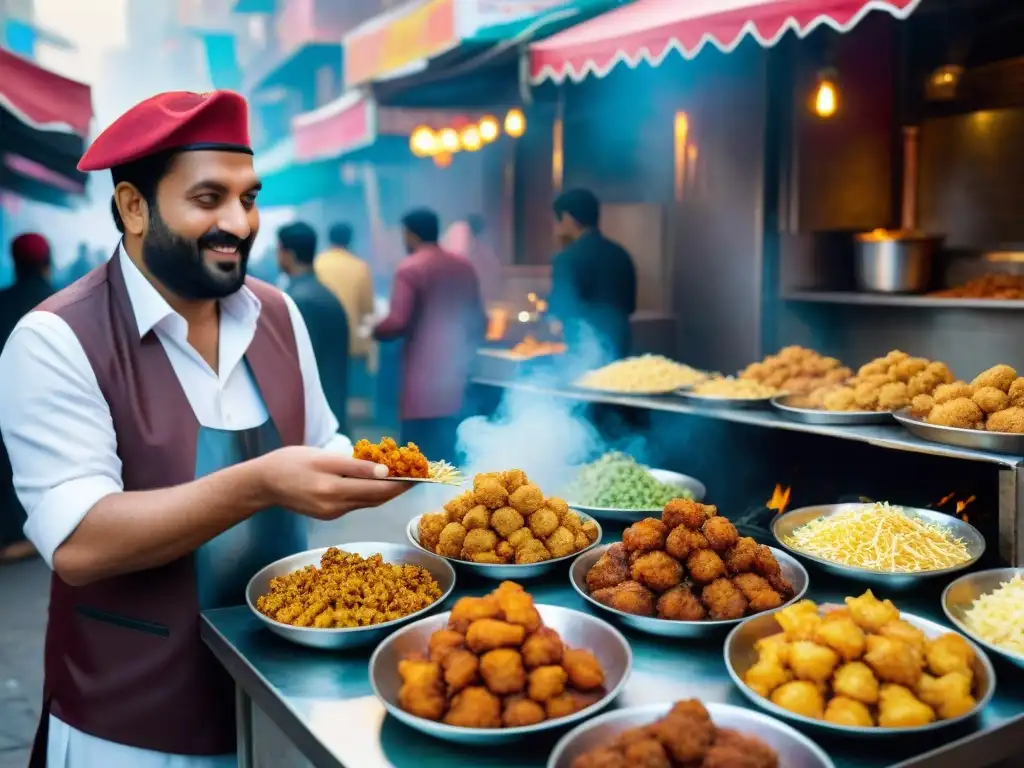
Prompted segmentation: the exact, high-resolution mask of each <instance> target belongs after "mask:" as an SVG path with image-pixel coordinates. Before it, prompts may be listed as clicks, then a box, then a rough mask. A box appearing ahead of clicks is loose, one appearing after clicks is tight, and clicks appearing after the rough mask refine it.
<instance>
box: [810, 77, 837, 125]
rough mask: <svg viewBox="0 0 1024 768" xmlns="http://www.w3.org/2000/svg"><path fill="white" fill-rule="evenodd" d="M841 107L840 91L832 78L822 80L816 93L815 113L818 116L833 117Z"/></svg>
mask: <svg viewBox="0 0 1024 768" xmlns="http://www.w3.org/2000/svg"><path fill="white" fill-rule="evenodd" d="M838 107H839V93H838V91H837V89H836V84H835V83H833V82H832V81H831V80H824V79H823V80H821V81H819V83H818V90H817V91H816V92H815V94H814V113H815V114H816V115H818V117H832V115H834V114H835V113H836V109H837V108H838Z"/></svg>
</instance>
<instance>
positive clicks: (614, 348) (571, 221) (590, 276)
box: [549, 189, 636, 368]
mask: <svg viewBox="0 0 1024 768" xmlns="http://www.w3.org/2000/svg"><path fill="white" fill-rule="evenodd" d="M554 213H555V236H556V237H557V238H558V240H559V242H560V243H561V244H562V246H563V249H562V251H561V253H559V254H558V255H556V256H555V259H554V262H553V263H552V268H551V295H550V297H549V308H550V312H551V314H553V315H554V316H555V317H557V318H558V320H559V321H560V322H561V323H562V327H563V330H564V333H565V340H566V343H567V344H568V345H569V353H570V354H571V355H573V357H574V358H576V360H577V362H578V363H579V364H580V365H582V366H583V367H585V368H596V367H599V366H601V365H604V364H606V363H608V362H611V361H612V360H618V359H620V358H623V357H626V356H627V355H629V351H630V346H631V335H632V332H631V329H630V325H629V316H630V315H632V314H633V313H634V312H635V311H636V267H635V266H634V264H633V258H632V257H631V256H630V255H629V253H628V252H627V251H626V249H625V248H623V247H622V246H621V245H619V244H618V243H616V242H613V241H611V240H609V239H608V238H607V237H605V236H604V235H603V234H601V229H600V216H601V204H600V202H598V199H597V197H596V196H595V195H594V193H593V192H591V191H590V190H587V189H571V190H568V191H566V192H563V193H562V194H561V195H559V196H558V198H557V199H556V200H555V203H554Z"/></svg>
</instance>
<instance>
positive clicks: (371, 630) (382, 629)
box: [245, 541, 455, 650]
mask: <svg viewBox="0 0 1024 768" xmlns="http://www.w3.org/2000/svg"><path fill="white" fill-rule="evenodd" d="M337 548H338V549H340V550H342V551H343V552H351V553H352V554H355V555H360V556H361V557H371V556H372V555H376V554H378V553H379V554H380V556H381V557H383V558H384V561H385V562H387V563H406V564H409V565H418V566H420V567H421V568H425V569H426V570H427V571H429V572H430V575H431V576H433V577H434V579H436V580H437V584H438V586H439V587H440V588H441V596H440V597H439V598H437V600H435V601H434V602H433V603H432V604H430V605H428V606H427V607H426V608H421V609H420V610H418V611H416V612H415V613H410V614H409V615H408V616H403V617H402V618H400V619H394V620H393V621H386V622H384V623H383V624H374V625H372V626H369V627H351V628H344V629H317V628H315V627H293V626H291V625H290V624H282V623H281V622H279V621H274V620H273V619H271V618H270V617H269V616H264V615H263V614H262V613H260V612H259V611H257V610H256V600H257V599H258V598H259V597H260V595H265V594H267V593H268V592H269V591H270V580H271V579H273V578H276V577H278V576H286V575H288V574H289V573H292V572H294V571H297V570H299V569H301V568H305V567H306V566H307V565H316V566H319V565H320V558H321V556H323V554H324V552H326V551H327V550H328V549H330V547H321V548H320V549H310V550H307V551H305V552H299V553H298V554H297V555H291V556H290V557H284V558H281V559H280V560H278V561H277V562H274V563H271V564H270V565H268V566H266V567H265V568H263V569H262V570H261V571H259V572H258V573H257V574H256V575H255V576H253V577H252V578H251V579H250V580H249V584H248V586H247V587H246V588H245V602H246V603H248V605H249V610H250V611H252V612H253V615H254V616H256V618H257V619H259V620H260V621H261V622H263V625H264V626H265V627H266V628H267V629H269V630H270V631H271V632H273V633H274V634H277V635H280V636H281V637H283V638H284V639H285V640H291V641H292V642H293V643H298V644H299V645H305V646H308V647H310V648H324V649H328V650H338V649H341V648H355V647H358V646H361V645H372V644H375V643H379V642H380V641H381V640H383V639H384V638H385V637H387V636H388V635H389V634H391V633H392V632H394V631H395V630H396V629H398V628H399V627H401V626H403V625H405V624H408V623H409V622H411V621H415V620H416V619H418V618H420V617H422V616H424V615H426V614H427V613H428V612H430V611H432V610H433V609H434V608H435V607H437V606H439V605H441V603H443V602H444V601H445V600H446V599H447V598H448V596H449V595H450V594H451V593H452V590H453V589H455V569H453V568H452V567H451V565H449V564H448V563H447V562H446V561H445V560H444V558H442V557H438V556H437V555H432V554H430V553H429V552H427V551H426V550H423V549H420V548H418V547H410V546H408V545H406V544H386V543H384V542H380V541H371V542H359V543H358V544H339V545H338V546H337Z"/></svg>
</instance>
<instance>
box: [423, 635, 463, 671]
mask: <svg viewBox="0 0 1024 768" xmlns="http://www.w3.org/2000/svg"><path fill="white" fill-rule="evenodd" d="M465 642H466V638H464V637H463V636H462V635H460V634H459V633H458V632H455V631H453V630H451V629H439V630H438V631H437V632H435V633H434V634H432V635H431V636H430V640H428V641H427V649H428V650H429V652H430V660H431V661H436V662H438V663H439V664H442V663H444V660H445V658H446V657H447V656H448V655H449V654H450V653H452V652H453V651H458V650H460V649H462V648H463V647H464V645H465Z"/></svg>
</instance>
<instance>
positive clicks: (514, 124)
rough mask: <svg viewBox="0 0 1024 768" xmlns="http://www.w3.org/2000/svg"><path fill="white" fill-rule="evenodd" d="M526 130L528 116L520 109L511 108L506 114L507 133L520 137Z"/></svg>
mask: <svg viewBox="0 0 1024 768" xmlns="http://www.w3.org/2000/svg"><path fill="white" fill-rule="evenodd" d="M525 132H526V118H525V117H523V113H522V112H520V111H519V110H518V109H510V110H509V111H508V114H507V115H505V133H507V134H508V135H509V136H511V137H512V138H513V139H518V138H519V137H520V136H522V135H523V134H524V133H525Z"/></svg>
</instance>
